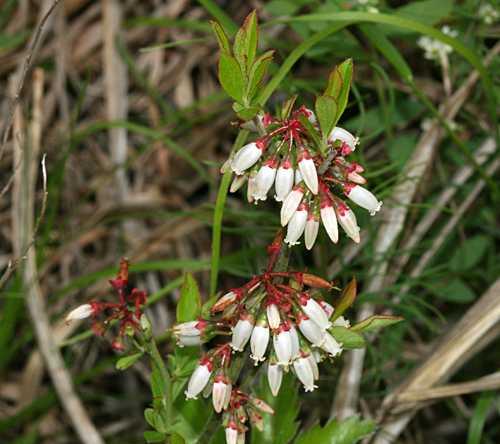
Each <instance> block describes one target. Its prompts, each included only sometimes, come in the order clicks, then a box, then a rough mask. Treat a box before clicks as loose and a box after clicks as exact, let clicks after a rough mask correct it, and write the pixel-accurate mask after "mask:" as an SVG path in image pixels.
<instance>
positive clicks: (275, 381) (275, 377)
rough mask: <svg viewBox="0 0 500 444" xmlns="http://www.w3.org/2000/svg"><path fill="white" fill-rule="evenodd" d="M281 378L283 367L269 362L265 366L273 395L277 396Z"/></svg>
mask: <svg viewBox="0 0 500 444" xmlns="http://www.w3.org/2000/svg"><path fill="white" fill-rule="evenodd" d="M282 380H283V368H282V367H281V366H280V365H278V364H274V363H271V362H270V363H269V364H268V366H267V382H268V383H269V388H270V389H271V393H272V394H273V396H278V393H279V391H280V387H281V381H282Z"/></svg>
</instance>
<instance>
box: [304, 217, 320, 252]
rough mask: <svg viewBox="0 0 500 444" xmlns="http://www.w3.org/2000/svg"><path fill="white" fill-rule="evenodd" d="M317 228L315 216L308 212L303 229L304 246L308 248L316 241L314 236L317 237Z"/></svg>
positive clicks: (317, 222) (317, 223)
mask: <svg viewBox="0 0 500 444" xmlns="http://www.w3.org/2000/svg"><path fill="white" fill-rule="evenodd" d="M318 229H319V221H318V218H317V217H316V216H314V215H313V214H312V213H309V215H308V216H307V222H306V227H305V230H304V241H305V244H306V248H307V249H308V250H310V249H311V248H312V247H313V246H314V243H315V242H316V238H317V237H318Z"/></svg>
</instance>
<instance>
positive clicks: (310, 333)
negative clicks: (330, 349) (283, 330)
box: [297, 315, 324, 347]
mask: <svg viewBox="0 0 500 444" xmlns="http://www.w3.org/2000/svg"><path fill="white" fill-rule="evenodd" d="M297 325H298V327H299V330H300V332H301V333H302V334H303V335H304V337H305V338H306V339H307V340H308V341H309V342H310V343H311V344H312V345H313V346H314V347H320V346H321V344H323V337H324V334H323V331H322V330H321V328H320V327H319V325H318V324H316V322H313V321H312V320H311V319H309V318H308V317H307V316H305V315H302V316H298V319H297Z"/></svg>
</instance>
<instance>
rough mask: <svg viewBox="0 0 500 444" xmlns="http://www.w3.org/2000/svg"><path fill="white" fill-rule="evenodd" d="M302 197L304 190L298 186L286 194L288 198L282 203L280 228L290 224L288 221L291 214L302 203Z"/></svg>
mask: <svg viewBox="0 0 500 444" xmlns="http://www.w3.org/2000/svg"><path fill="white" fill-rule="evenodd" d="M303 196H304V189H303V188H302V186H300V185H298V186H296V187H294V188H293V190H292V191H290V193H289V194H288V196H287V197H286V198H285V200H284V201H283V205H282V207H281V226H283V227H284V226H285V225H286V224H288V222H290V219H291V218H292V216H293V213H295V211H296V210H297V208H298V207H299V205H300V202H301V201H302V197H303Z"/></svg>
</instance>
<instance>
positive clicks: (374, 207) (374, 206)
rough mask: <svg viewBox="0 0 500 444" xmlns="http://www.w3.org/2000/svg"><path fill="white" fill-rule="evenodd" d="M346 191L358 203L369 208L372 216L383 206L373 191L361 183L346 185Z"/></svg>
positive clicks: (366, 208)
mask: <svg viewBox="0 0 500 444" xmlns="http://www.w3.org/2000/svg"><path fill="white" fill-rule="evenodd" d="M344 192H345V195H346V196H347V197H348V198H349V199H351V200H352V201H353V202H354V203H355V204H356V205H359V206H360V207H361V208H364V209H365V210H368V211H369V213H370V216H373V215H374V214H375V213H376V212H377V211H379V210H380V207H381V206H382V202H381V201H378V200H377V198H376V197H375V196H374V195H373V193H371V192H370V191H368V190H367V189H366V188H363V187H362V186H361V185H351V184H348V185H345V186H344Z"/></svg>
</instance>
